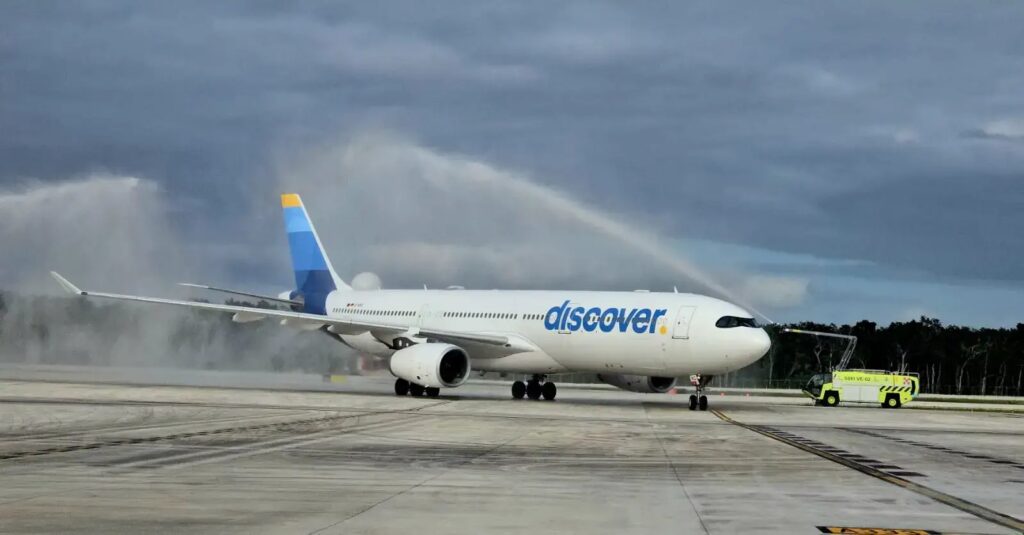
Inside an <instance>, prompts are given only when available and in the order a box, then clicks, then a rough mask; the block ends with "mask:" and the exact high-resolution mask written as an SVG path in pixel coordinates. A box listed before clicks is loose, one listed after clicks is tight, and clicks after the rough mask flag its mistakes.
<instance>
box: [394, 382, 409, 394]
mask: <svg viewBox="0 0 1024 535" xmlns="http://www.w3.org/2000/svg"><path fill="white" fill-rule="evenodd" d="M408 393H409V381H406V380H405V379H395V395H396V396H404V395H406V394H408Z"/></svg>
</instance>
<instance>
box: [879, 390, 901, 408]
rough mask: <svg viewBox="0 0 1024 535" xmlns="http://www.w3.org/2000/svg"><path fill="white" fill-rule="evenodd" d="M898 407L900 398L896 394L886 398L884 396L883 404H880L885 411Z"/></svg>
mask: <svg viewBox="0 0 1024 535" xmlns="http://www.w3.org/2000/svg"><path fill="white" fill-rule="evenodd" d="M900 405H901V403H900V397H899V396H897V395H896V394H889V395H888V396H886V397H885V403H884V404H882V406H883V407H885V408H887V409H898V408H900Z"/></svg>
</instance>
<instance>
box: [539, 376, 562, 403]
mask: <svg viewBox="0 0 1024 535" xmlns="http://www.w3.org/2000/svg"><path fill="white" fill-rule="evenodd" d="M541 393H542V394H543V395H544V399H546V400H548V401H552V400H554V399H555V395H556V394H558V387H556V386H555V383H552V382H550V381H549V382H547V383H544V385H543V386H542V387H541Z"/></svg>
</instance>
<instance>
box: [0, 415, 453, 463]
mask: <svg viewBox="0 0 1024 535" xmlns="http://www.w3.org/2000/svg"><path fill="white" fill-rule="evenodd" d="M446 403H451V401H450V400H443V401H439V402H435V403H431V404H429V405H423V406H420V407H414V408H410V409H397V410H387V411H369V412H362V413H346V414H335V415H333V416H327V417H319V418H304V419H301V420H292V421H289V422H286V423H284V424H283V425H285V426H286V427H288V426H295V425H306V424H310V423H319V422H329V421H334V420H342V419H346V418H358V417H362V416H371V415H379V414H403V413H410V412H419V411H420V410H422V409H425V408H430V407H436V406H438V405H444V404H446ZM280 425H282V422H272V423H267V424H260V425H254V426H248V427H237V426H236V427H229V428H221V429H212V430H207V434H208V435H212V434H224V433H232V432H238V431H240V430H247V431H255V430H259V429H270V428H277V427H278V426H280ZM197 435H198V432H189V433H175V434H173V435H160V436H152V437H137V438H119V439H115V440H98V441H93V442H89V443H85V444H77V445H71V446H66V447H65V448H66V449H65V450H63V451H59V450H56V449H54V448H43V449H36V450H22V451H12V452H4V453H0V461H5V460H11V459H19V458H22V457H31V456H38V455H49V454H53V453H70V452H74V451H80V450H87V449H95V448H100V447H105V446H121V445H124V444H142V443H149V442H162V441H166V440H176V439H180V438H190V437H194V436H197ZM0 467H2V465H0Z"/></svg>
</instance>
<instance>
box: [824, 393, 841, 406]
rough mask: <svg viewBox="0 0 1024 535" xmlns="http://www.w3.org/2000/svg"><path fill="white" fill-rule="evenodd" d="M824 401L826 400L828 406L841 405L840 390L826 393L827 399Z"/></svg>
mask: <svg viewBox="0 0 1024 535" xmlns="http://www.w3.org/2000/svg"><path fill="white" fill-rule="evenodd" d="M824 401H825V406H826V407H835V406H836V405H839V393H838V392H829V393H827V394H825V400H824Z"/></svg>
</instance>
